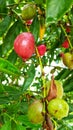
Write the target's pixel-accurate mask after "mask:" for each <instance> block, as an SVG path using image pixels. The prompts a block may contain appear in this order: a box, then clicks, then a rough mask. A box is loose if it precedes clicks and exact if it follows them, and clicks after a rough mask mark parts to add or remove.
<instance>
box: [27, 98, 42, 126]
mask: <svg viewBox="0 0 73 130" xmlns="http://www.w3.org/2000/svg"><path fill="white" fill-rule="evenodd" d="M42 111H43V104H42V102H41V101H40V100H35V101H34V102H33V103H32V104H31V105H30V106H29V108H28V118H29V120H30V121H31V122H32V123H34V124H41V123H42V122H43V120H44V116H43V115H42Z"/></svg>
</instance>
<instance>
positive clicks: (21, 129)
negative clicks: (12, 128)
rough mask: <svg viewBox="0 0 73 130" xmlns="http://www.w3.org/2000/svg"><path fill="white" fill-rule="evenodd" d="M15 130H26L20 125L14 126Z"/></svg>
mask: <svg viewBox="0 0 73 130" xmlns="http://www.w3.org/2000/svg"><path fill="white" fill-rule="evenodd" d="M16 130H26V128H25V127H24V126H22V125H20V124H17V125H16Z"/></svg>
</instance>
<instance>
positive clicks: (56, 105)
mask: <svg viewBox="0 0 73 130" xmlns="http://www.w3.org/2000/svg"><path fill="white" fill-rule="evenodd" d="M48 112H49V113H50V115H52V116H54V117H55V118H57V119H59V120H60V119H62V118H64V117H66V116H68V112H69V105H68V104H67V102H66V101H65V100H63V99H59V98H55V99H53V100H51V101H50V102H49V103H48Z"/></svg>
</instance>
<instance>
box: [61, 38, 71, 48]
mask: <svg viewBox="0 0 73 130" xmlns="http://www.w3.org/2000/svg"><path fill="white" fill-rule="evenodd" d="M62 47H64V48H69V42H68V40H67V39H66V40H65V41H64V42H63V43H62Z"/></svg>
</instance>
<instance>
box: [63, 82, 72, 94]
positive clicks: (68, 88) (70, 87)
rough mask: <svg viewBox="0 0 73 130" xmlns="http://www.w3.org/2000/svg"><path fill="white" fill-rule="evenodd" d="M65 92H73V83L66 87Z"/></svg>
mask: <svg viewBox="0 0 73 130" xmlns="http://www.w3.org/2000/svg"><path fill="white" fill-rule="evenodd" d="M64 91H65V92H70V91H73V82H69V83H68V84H67V85H66V86H64Z"/></svg>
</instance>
